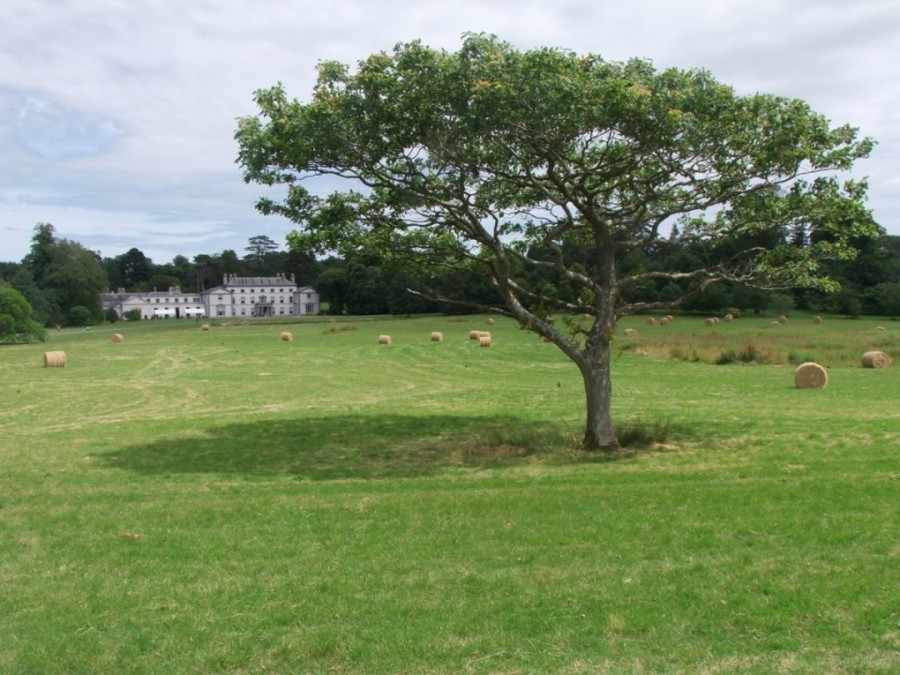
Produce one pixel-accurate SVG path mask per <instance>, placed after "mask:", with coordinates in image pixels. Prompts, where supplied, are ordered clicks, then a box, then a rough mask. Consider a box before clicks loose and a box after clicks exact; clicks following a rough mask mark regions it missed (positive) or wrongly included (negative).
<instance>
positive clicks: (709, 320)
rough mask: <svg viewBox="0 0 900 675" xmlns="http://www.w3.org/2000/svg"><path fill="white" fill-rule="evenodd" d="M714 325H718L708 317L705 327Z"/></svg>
mask: <svg viewBox="0 0 900 675" xmlns="http://www.w3.org/2000/svg"><path fill="white" fill-rule="evenodd" d="M716 323H718V322H717V321H716V320H715V319H714V318H712V317H710V318H708V319H707V320H706V325H707V326H715V325H716Z"/></svg>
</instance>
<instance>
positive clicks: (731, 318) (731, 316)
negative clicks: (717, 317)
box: [722, 314, 734, 323]
mask: <svg viewBox="0 0 900 675" xmlns="http://www.w3.org/2000/svg"><path fill="white" fill-rule="evenodd" d="M722 320H723V321H725V323H731V322H732V321H734V314H726V315H725V316H723V317H722Z"/></svg>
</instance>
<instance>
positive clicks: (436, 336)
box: [431, 331, 444, 342]
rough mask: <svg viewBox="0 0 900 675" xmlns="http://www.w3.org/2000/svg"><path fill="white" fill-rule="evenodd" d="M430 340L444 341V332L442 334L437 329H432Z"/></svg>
mask: <svg viewBox="0 0 900 675" xmlns="http://www.w3.org/2000/svg"><path fill="white" fill-rule="evenodd" d="M431 341H432V342H443V341H444V334H443V333H439V332H438V331H432V333H431Z"/></svg>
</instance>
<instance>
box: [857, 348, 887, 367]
mask: <svg viewBox="0 0 900 675" xmlns="http://www.w3.org/2000/svg"><path fill="white" fill-rule="evenodd" d="M862 365H863V368H887V367H888V366H889V365H891V357H890V356H888V355H887V354H885V353H884V352H879V351H871V352H866V353H865V354H863V355H862Z"/></svg>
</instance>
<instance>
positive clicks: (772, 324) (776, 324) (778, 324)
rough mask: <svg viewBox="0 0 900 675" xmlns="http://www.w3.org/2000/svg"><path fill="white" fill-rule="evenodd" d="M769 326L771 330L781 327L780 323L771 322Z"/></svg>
mask: <svg viewBox="0 0 900 675" xmlns="http://www.w3.org/2000/svg"><path fill="white" fill-rule="evenodd" d="M769 325H770V326H772V328H778V327H779V326H780V325H781V322H780V321H773V322H772V323H771V324H769Z"/></svg>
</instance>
